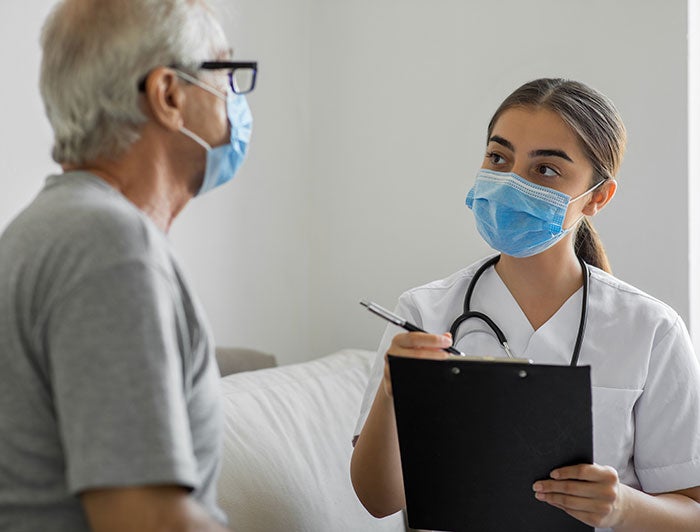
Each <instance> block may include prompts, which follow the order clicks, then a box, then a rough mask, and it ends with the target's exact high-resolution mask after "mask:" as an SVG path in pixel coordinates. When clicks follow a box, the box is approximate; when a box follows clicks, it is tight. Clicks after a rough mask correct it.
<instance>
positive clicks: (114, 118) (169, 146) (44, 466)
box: [0, 0, 256, 532]
mask: <svg viewBox="0 0 700 532" xmlns="http://www.w3.org/2000/svg"><path fill="white" fill-rule="evenodd" d="M42 46H43V59H42V69H41V92H42V96H43V99H44V103H45V106H46V111H47V114H48V117H49V120H50V122H51V125H52V127H53V130H54V133H55V146H54V148H53V156H54V159H55V160H56V161H57V162H59V163H60V164H61V166H62V168H63V170H64V172H63V173H62V174H61V175H55V176H50V177H49V178H48V179H47V181H46V184H45V186H44V188H43V189H42V190H41V191H40V193H39V194H38V196H37V197H36V199H35V200H34V201H33V202H32V203H31V204H30V205H29V206H28V207H27V208H26V209H25V210H24V211H23V212H22V213H21V214H19V216H18V217H17V218H16V219H15V220H14V221H13V222H12V223H11V224H10V226H9V227H8V228H7V229H6V231H5V232H4V234H3V235H2V237H1V238H0V367H2V370H1V371H0V529H1V530H3V531H44V530H51V531H59V532H60V531H70V532H76V531H81V530H90V529H92V530H97V531H111V530H115V531H116V530H119V531H131V530H138V531H148V530H156V529H157V530H195V529H196V530H223V528H222V524H223V523H225V521H226V518H225V516H224V515H223V513H222V511H221V510H220V509H219V508H218V507H217V505H216V493H215V489H216V479H217V474H218V468H219V447H220V436H221V431H222V427H221V418H220V409H219V398H218V370H217V369H216V366H215V362H214V358H213V355H212V342H211V340H210V335H209V330H208V327H207V324H206V320H205V319H204V315H203V312H202V309H201V307H200V306H199V304H198V303H197V300H196V298H195V297H194V295H193V294H192V291H191V289H190V288H189V286H188V284H187V282H186V280H185V278H184V276H183V274H182V271H181V269H180V267H179V266H178V262H177V260H175V258H174V257H173V254H172V252H171V248H170V245H169V243H168V240H167V238H166V236H165V234H166V233H167V231H168V228H169V227H170V225H171V223H172V221H173V219H174V218H175V216H177V214H178V213H179V212H180V211H181V210H182V209H183V207H184V206H185V204H186V203H187V202H188V201H189V200H190V199H191V198H192V197H193V196H196V195H197V194H201V193H203V192H205V191H207V190H209V189H211V188H213V187H215V186H217V185H219V184H222V183H224V182H226V181H228V180H229V179H230V178H231V177H233V174H234V172H235V171H236V169H237V168H238V166H239V165H240V163H241V162H242V160H243V157H244V155H245V151H246V146H247V143H248V140H249V138H250V131H251V125H252V119H251V116H250V111H249V109H248V106H247V104H246V101H245V97H243V96H241V94H243V93H245V92H248V91H250V90H252V88H253V85H254V82H255V72H256V64H255V63H236V62H231V61H229V59H230V53H229V51H228V50H229V48H228V45H227V42H226V38H225V36H224V33H223V31H222V29H221V27H220V26H219V24H218V23H217V21H216V19H215V18H214V16H213V14H212V13H211V11H210V10H209V8H208V6H207V5H206V4H205V2H204V0H120V1H118V2H117V1H109V2H94V1H92V2H87V1H85V0H64V1H62V2H60V3H59V4H58V5H57V6H56V7H55V9H54V11H53V12H52V14H51V15H50V17H49V19H48V20H47V22H46V25H45V27H44V30H43V35H42Z"/></svg>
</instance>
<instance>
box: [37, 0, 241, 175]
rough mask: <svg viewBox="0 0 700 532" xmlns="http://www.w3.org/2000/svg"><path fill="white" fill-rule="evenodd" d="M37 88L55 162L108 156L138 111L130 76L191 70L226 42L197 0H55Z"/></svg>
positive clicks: (118, 148)
mask: <svg viewBox="0 0 700 532" xmlns="http://www.w3.org/2000/svg"><path fill="white" fill-rule="evenodd" d="M41 45H42V48H43V57H42V63H41V77H40V83H39V84H40V90H41V95H42V97H43V100H44V106H45V108H46V114H47V116H48V118H49V122H50V123H51V126H52V127H53V130H54V136H55V144H54V147H53V152H52V156H53V158H54V160H55V161H56V162H58V163H70V164H84V163H86V162H88V161H92V160H94V159H95V158H97V157H110V158H112V157H116V156H119V155H120V154H122V153H123V152H124V151H125V150H126V149H127V148H128V147H129V146H130V145H131V144H132V143H133V142H135V141H136V140H137V139H138V138H139V136H140V129H141V126H142V125H143V124H144V123H145V122H146V116H145V115H144V113H143V112H142V111H141V109H140V107H139V92H138V89H137V86H138V82H139V80H140V79H142V78H143V77H144V76H145V75H146V74H148V72H149V71H150V70H152V69H153V68H156V67H158V66H168V65H179V66H180V67H181V68H185V69H193V70H194V69H195V68H196V67H197V65H198V64H199V63H201V62H202V61H206V60H212V59H216V58H217V57H219V56H220V55H221V54H222V53H223V52H225V51H226V50H227V49H228V44H227V41H226V37H225V35H224V32H223V29H222V28H221V26H220V25H219V23H218V22H217V20H216V19H215V18H214V15H213V13H212V11H211V10H210V8H209V7H208V5H207V4H206V3H205V1H204V0H110V1H109V2H94V1H91V2H86V1H85V0H63V1H62V2H60V3H59V4H58V5H57V6H56V7H55V8H54V9H53V11H52V12H51V14H50V15H49V18H48V19H47V21H46V23H45V25H44V28H43V31H42V35H41Z"/></svg>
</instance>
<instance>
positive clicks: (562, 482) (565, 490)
mask: <svg viewBox="0 0 700 532" xmlns="http://www.w3.org/2000/svg"><path fill="white" fill-rule="evenodd" d="M550 477H551V478H550V479H547V480H538V481H537V482H535V483H534V484H533V486H532V489H533V490H534V491H535V497H536V498H537V499H538V500H540V501H543V502H546V503H549V504H551V505H552V506H556V507H557V508H561V509H562V510H564V511H565V512H566V513H568V514H569V515H571V516H573V517H575V518H576V519H578V520H579V521H583V522H584V523H586V524H588V525H591V526H594V527H599V528H613V527H615V526H617V525H619V524H620V523H621V522H622V519H623V517H624V508H625V500H624V499H625V492H626V489H627V486H625V485H624V484H620V479H619V478H618V476H617V471H615V469H614V468H612V467H609V466H601V465H598V464H579V465H575V466H568V467H561V468H559V469H555V470H554V471H552V472H551V473H550Z"/></svg>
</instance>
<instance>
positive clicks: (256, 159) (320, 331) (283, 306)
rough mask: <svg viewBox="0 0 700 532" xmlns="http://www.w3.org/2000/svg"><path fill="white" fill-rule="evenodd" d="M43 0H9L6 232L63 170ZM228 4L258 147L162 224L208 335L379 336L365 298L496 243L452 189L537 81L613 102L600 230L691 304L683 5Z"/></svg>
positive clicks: (1, 209)
mask: <svg viewBox="0 0 700 532" xmlns="http://www.w3.org/2000/svg"><path fill="white" fill-rule="evenodd" d="M52 3H53V2H50V1H48V0H33V2H32V3H31V4H32V7H31V10H30V9H29V8H28V7H27V3H26V2H21V1H20V0H3V1H2V3H0V15H2V16H1V17H0V30H2V31H1V32H0V54H2V55H0V57H1V58H2V59H4V61H3V64H4V65H6V69H5V70H4V73H3V83H2V84H1V85H0V91H2V92H0V96H2V101H3V102H5V105H4V107H3V118H4V120H2V122H0V165H1V166H0V168H1V169H2V171H3V172H2V180H3V184H4V186H3V191H4V192H3V193H1V194H0V228H1V227H2V226H4V225H5V224H6V223H7V222H8V221H9V219H10V218H11V217H12V216H13V215H14V214H15V213H16V212H17V211H18V210H19V209H20V208H21V207H22V206H23V205H24V204H25V203H26V202H27V201H28V200H29V199H30V198H31V196H32V195H33V194H34V193H35V192H36V190H37V189H38V188H39V186H40V184H41V182H42V180H43V176H44V175H45V174H47V173H49V172H51V171H53V170H54V169H55V168H56V167H55V165H53V164H52V163H51V161H50V158H49V155H48V152H49V149H50V144H51V142H50V131H49V128H48V124H47V122H46V119H45V118H44V116H43V109H42V107H41V105H40V101H39V96H38V90H37V88H36V87H37V79H38V75H37V72H38V63H39V48H38V42H37V39H38V35H39V28H40V26H41V22H42V20H43V18H44V16H45V14H46V12H47V11H48V7H49V6H50V5H51V4H52ZM226 4H227V5H228V6H230V7H229V10H230V14H231V15H232V16H233V17H234V18H235V19H237V20H238V22H237V23H236V24H234V25H229V27H228V28H227V32H228V34H229V37H230V39H231V41H232V43H233V44H234V46H235V48H236V54H237V56H238V57H240V58H249V59H257V60H258V61H259V62H260V78H259V86H258V88H257V89H256V91H255V92H254V93H253V94H252V95H251V97H250V104H251V107H252V109H253V113H254V116H255V132H254V139H253V143H252V145H251V151H250V157H249V160H248V161H247V162H246V164H245V165H244V167H243V168H242V170H241V172H240V174H239V175H238V176H237V177H236V179H235V180H234V182H233V183H231V184H230V185H228V186H227V187H225V188H223V189H222V190H220V191H216V192H213V193H211V194H208V195H207V196H205V197H203V198H201V199H198V200H196V201H194V202H192V203H191V204H190V205H189V206H188V207H187V209H186V210H185V211H184V213H183V214H182V215H181V217H180V218H179V219H178V221H177V222H176V224H175V226H174V228H173V231H172V239H173V242H174V245H175V247H176V249H177V250H178V251H179V253H180V255H181V256H182V259H183V263H184V265H185V269H186V270H188V271H189V273H190V277H191V278H192V281H193V283H194V285H195V288H196V290H197V291H198V293H199V295H200V297H201V299H202V301H203V303H204V305H205V307H206V309H207V311H208V313H209V316H210V319H211V322H212V325H213V329H214V333H215V336H216V338H217V341H218V343H220V344H225V345H241V346H248V347H257V348H260V349H264V350H267V351H271V352H274V353H276V354H277V355H278V358H279V359H280V361H282V362H294V361H299V360H303V359H306V358H312V357H315V356H318V355H321V354H324V353H327V352H330V351H333V350H335V349H338V348H342V347H348V346H355V347H366V348H374V347H375V345H376V343H377V341H378V339H379V336H380V334H381V331H382V329H383V324H382V323H381V322H379V320H378V319H376V318H374V317H372V316H371V315H369V314H368V313H367V312H365V311H363V310H362V309H361V307H360V306H359V305H358V304H357V302H358V300H359V299H361V298H370V299H374V300H376V301H377V302H379V303H382V304H384V305H386V306H389V307H391V306H392V305H393V304H394V302H395V299H396V297H398V295H399V294H400V292H401V291H403V290H405V289H407V288H409V287H411V286H415V285H417V284H420V283H423V282H427V281H430V280H432V279H436V278H439V277H442V276H445V275H448V274H449V273H451V272H452V271H454V270H456V269H458V268H460V267H462V266H464V265H466V264H468V263H470V262H472V261H473V260H476V259H477V258H478V257H480V256H482V255H483V254H484V253H486V252H487V251H488V250H487V248H486V246H485V245H484V244H483V243H482V242H481V241H480V239H479V238H478V235H477V233H476V231H475V229H474V224H473V220H472V216H471V213H470V211H468V210H467V209H466V207H465V206H464V196H465V195H466V192H467V190H468V188H469V187H470V186H471V183H472V181H473V176H474V174H475V171H476V169H477V167H478V165H479V163H480V161H481V157H482V155H483V154H482V150H483V146H484V135H485V127H486V124H487V122H488V119H489V117H490V115H491V113H492V112H493V111H494V110H495V108H496V106H497V105H498V103H499V102H500V101H501V100H502V99H503V98H504V97H505V96H506V95H507V94H508V93H509V92H510V91H511V90H513V89H514V88H515V87H516V86H518V85H519V84H521V83H522V82H525V81H527V80H530V79H533V78H535V77H539V76H568V77H572V78H575V79H580V80H582V81H585V82H588V83H589V84H591V85H593V86H595V87H597V88H599V89H600V90H602V91H603V92H604V93H606V94H607V95H609V96H610V97H611V98H612V99H613V100H614V101H615V102H616V104H617V105H618V107H619V108H620V111H621V112H622V115H623V118H624V119H625V122H626V124H627V127H628V130H629V136H630V142H629V150H628V155H627V158H626V161H625V163H624V165H623V169H622V173H621V176H620V191H619V194H618V196H617V197H616V198H615V201H614V202H613V204H611V205H610V207H609V209H607V210H606V211H605V212H603V213H602V214H601V215H600V216H598V217H597V218H598V219H597V220H596V223H597V227H598V229H599V231H600V232H601V234H602V237H603V240H604V242H605V244H606V247H607V249H608V253H609V256H610V258H611V261H612V264H613V268H614V270H615V273H617V274H618V275H619V276H620V277H622V278H623V279H625V280H627V281H629V282H631V283H633V284H635V285H637V286H639V287H640V288H642V289H644V290H647V291H648V292H650V293H651V294H652V295H655V296H657V297H659V298H660V299H662V300H665V301H667V302H668V303H670V304H671V305H672V306H674V307H675V308H676V309H677V310H679V312H681V314H682V315H683V316H684V318H686V319H687V318H688V309H689V297H688V290H689V269H688V206H687V199H686V198H687V196H688V181H687V156H688V148H687V140H686V130H687V128H686V125H687V119H686V116H687V103H686V97H687V90H686V82H687V66H686V60H687V52H686V40H685V35H686V24H687V19H686V6H685V2H682V1H680V0H676V1H674V2H664V1H661V0H656V1H654V2H639V1H638V0H618V1H617V2H609V1H607V0H566V1H562V0H531V1H528V2H523V1H521V0H490V1H489V2H481V3H476V2H465V1H464V0H440V1H435V2H425V1H420V0H352V1H347V0H236V1H235V2H227V3H226Z"/></svg>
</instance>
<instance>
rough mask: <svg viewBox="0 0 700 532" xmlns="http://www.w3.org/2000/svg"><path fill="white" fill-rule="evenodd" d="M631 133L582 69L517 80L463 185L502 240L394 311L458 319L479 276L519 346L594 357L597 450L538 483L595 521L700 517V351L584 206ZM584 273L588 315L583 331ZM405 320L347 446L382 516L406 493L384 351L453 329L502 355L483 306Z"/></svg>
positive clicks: (485, 232) (540, 357)
mask: <svg viewBox="0 0 700 532" xmlns="http://www.w3.org/2000/svg"><path fill="white" fill-rule="evenodd" d="M625 141H626V135H625V128H624V126H623V124H622V121H621V119H620V117H619V115H618V113H617V111H616V109H615V107H614V106H613V104H612V103H611V102H610V101H609V100H608V99H607V98H606V97H605V96H603V95H601V94H600V93H598V92H596V91H594V90H593V89H591V88H589V87H587V86H586V85H583V84H581V83H577V82H572V81H566V80H559V79H540V80H536V81H533V82H530V83H527V84H525V85H523V86H522V87H520V88H519V89H517V90H516V91H515V92H514V93H513V94H511V95H510V96H509V97H508V98H507V99H506V100H505V101H504V102H503V103H502V104H501V106H500V107H499V108H498V110H497V111H496V113H495V115H494V117H493V118H492V120H491V122H490V124H489V127H488V135H487V148H486V155H485V157H484V161H483V164H482V168H481V170H480V171H479V172H478V174H477V177H476V181H475V183H474V186H473V187H472V189H471V190H470V191H469V194H468V196H467V205H468V207H469V208H470V209H471V210H472V211H473V213H474V216H475V219H476V224H477V228H478V230H479V232H480V234H481V235H482V237H483V238H484V239H485V240H486V242H487V243H488V244H489V245H490V246H491V247H492V248H494V249H495V250H496V251H498V252H499V254H498V255H495V256H494V257H489V258H487V259H485V260H483V261H480V262H479V263H476V264H473V265H471V266H469V267H467V268H465V269H463V270H461V271H459V272H457V273H455V274H453V275H452V276H450V277H448V278H446V279H443V280H440V281H435V282H433V283H430V284H427V285H425V286H421V287H418V288H415V289H413V290H409V291H408V292H405V293H404V294H403V295H402V296H401V297H400V299H399V303H398V306H397V307H396V313H397V314H399V315H401V316H403V317H404V318H406V319H408V320H409V321H412V322H414V323H415V324H416V325H418V326H419V327H422V328H423V329H425V330H427V331H449V330H450V328H451V326H452V324H453V321H454V320H455V319H456V318H457V317H458V316H460V315H461V314H462V313H463V311H464V308H463V305H464V303H465V294H466V292H467V289H468V287H469V285H470V284H471V283H472V281H474V286H473V293H472V294H471V300H470V302H469V308H470V309H471V310H476V311H480V312H482V313H484V314H486V315H487V316H489V317H490V318H491V319H492V320H493V321H494V322H495V323H496V324H497V325H498V326H499V327H500V328H501V329H502V331H503V333H504V334H505V337H506V338H507V339H508V344H509V346H510V349H511V351H512V352H513V355H514V356H516V357H522V358H530V359H532V360H533V361H534V362H536V363H543V364H571V363H574V364H576V363H578V364H583V365H590V366H591V379H592V386H593V424H594V449H595V459H596V462H597V463H595V464H581V465H576V466H571V467H564V468H560V469H556V470H553V471H552V472H551V476H550V478H549V479H546V480H542V481H538V482H536V483H535V484H534V485H533V487H532V489H533V497H535V498H537V499H538V500H540V501H542V503H543V504H551V505H553V506H556V507H558V508H560V509H561V510H562V511H565V512H567V513H569V514H570V515H572V516H573V517H575V518H576V519H579V520H581V521H583V522H585V523H587V524H589V525H592V526H595V527H598V529H600V530H605V529H608V530H615V531H620V532H621V531H628V530H633V531H635V532H642V531H655V532H667V531H670V530H673V531H683V530H688V531H691V530H692V531H695V532H697V531H698V530H700V502H699V501H700V370H699V368H698V361H697V358H696V356H695V354H694V352H693V348H692V346H691V343H690V339H689V337H688V333H687V331H686V328H685V325H684V324H683V321H682V320H681V319H680V317H679V316H678V314H677V313H676V312H674V311H673V309H671V308H670V307H668V306H667V305H665V304H663V303H661V302H660V301H658V300H656V299H654V298H652V297H651V296H649V295H647V294H645V293H643V292H641V291H640V290H637V289H636V288H634V287H632V286H630V285H628V284H625V283H624V282H622V281H620V280H618V279H616V278H615V277H613V276H612V275H611V274H610V267H609V265H608V261H607V258H606V256H605V252H604V251H603V248H602V246H601V244H600V242H599V240H598V237H597V234H596V233H595V231H594V230H593V228H592V226H591V225H590V223H589V221H588V217H592V216H594V215H595V214H596V213H597V212H598V211H600V210H601V209H602V208H603V207H605V206H606V205H607V203H608V202H609V201H610V200H611V199H612V197H613V196H614V194H615V190H616V187H617V183H616V181H615V179H614V178H615V175H616V174H617V171H618V168H619V166H620V163H621V160H622V156H623V152H624V148H625ZM582 261H585V264H584V262H582ZM487 262H488V263H489V264H486V263H487ZM586 265H587V266H586ZM482 266H483V268H482ZM480 268H481V269H482V272H481V273H480V275H479V276H478V279H477V280H476V281H475V280H474V277H475V274H476V273H477V272H478V270H479V269H480ZM584 275H586V276H588V297H587V299H588V302H587V307H588V317H587V325H586V326H585V331H583V340H582V342H580V345H578V347H577V345H576V344H577V343H578V342H577V337H578V336H579V333H580V332H581V331H580V330H579V325H580V321H581V320H580V318H581V311H582V304H583V303H584V294H583V292H584V290H583V285H584V282H583V281H584ZM398 331H399V329H397V328H395V327H390V328H389V329H387V332H386V333H385V335H384V338H383V340H382V343H381V345H380V348H379V354H378V359H377V362H376V363H375V366H374V369H373V374H372V377H371V378H370V382H369V385H368V388H367V392H366V394H365V399H364V402H363V406H362V411H361V416H360V419H359V422H358V428H357V430H356V434H357V435H358V436H357V437H356V445H355V449H354V452H353V457H352V466H351V474H352V481H353V485H354V487H355V491H356V493H357V495H358V497H359V499H360V500H361V501H362V503H363V504H364V506H365V507H366V508H367V510H369V511H370V512H371V513H372V514H373V515H375V516H377V517H380V516H385V515H389V514H392V513H394V512H396V511H399V510H400V509H402V508H403V507H404V506H405V499H404V493H403V479H402V475H401V465H400V459H399V448H398V440H397V436H396V426H395V419H394V411H393V403H392V398H391V381H390V379H389V369H388V365H387V363H386V356H385V354H386V353H387V352H388V353H391V354H392V355H398V356H408V357H417V358H434V359H439V358H444V357H445V356H446V353H445V352H444V351H443V350H442V348H444V347H446V346H449V345H451V344H452V343H453V341H454V345H455V347H457V349H459V350H460V351H463V352H465V353H467V354H469V355H494V354H497V353H501V354H502V356H506V354H505V352H504V350H503V348H502V346H501V344H500V343H499V341H498V340H497V338H496V337H495V336H494V334H493V332H492V331H491V329H490V328H489V327H488V326H487V325H486V324H485V323H484V322H482V321H481V320H477V319H469V320H466V321H464V322H463V323H461V324H457V326H455V327H453V334H454V338H453V337H452V336H451V335H450V333H445V334H443V335H435V334H426V333H415V332H412V333H405V332H404V333H399V334H397V332H398ZM504 482H507V479H504Z"/></svg>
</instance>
